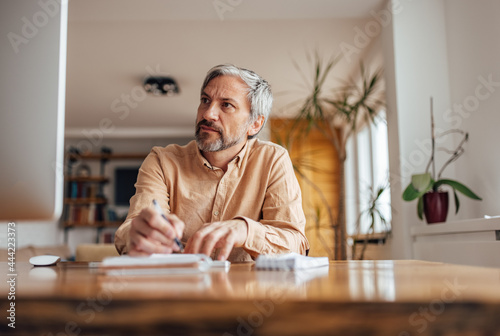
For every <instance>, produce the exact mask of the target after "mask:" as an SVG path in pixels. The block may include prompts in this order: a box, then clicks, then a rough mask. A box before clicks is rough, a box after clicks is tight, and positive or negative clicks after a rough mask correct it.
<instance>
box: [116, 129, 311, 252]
mask: <svg viewBox="0 0 500 336" xmlns="http://www.w3.org/2000/svg"><path fill="white" fill-rule="evenodd" d="M135 188H136V193H135V195H134V196H133V197H132V198H131V199H130V210H129V213H128V216H127V218H126V220H125V222H124V223H123V224H122V225H121V226H120V227H119V228H118V230H117V232H116V236H115V245H116V248H117V250H118V252H120V253H126V252H128V246H127V242H128V235H129V230H130V223H131V222H132V219H133V218H134V217H136V216H137V215H138V214H139V212H140V211H141V210H142V209H143V208H146V207H151V206H152V202H153V199H156V200H157V201H158V202H159V204H160V205H161V207H162V208H163V210H164V211H165V212H171V213H174V214H176V215H177V216H178V217H179V218H180V219H181V220H182V221H184V223H185V224H186V227H185V230H184V234H183V236H182V239H181V241H182V242H183V243H184V244H185V243H186V242H187V240H188V239H189V238H190V237H191V236H192V235H193V234H194V233H195V232H196V231H197V230H198V229H199V228H200V227H201V226H202V225H203V224H205V223H212V222H216V221H224V220H230V219H238V218H239V219H243V220H245V221H246V223H247V225H248V237H247V239H246V241H245V244H244V246H243V247H239V248H238V247H235V248H234V249H233V251H232V252H231V254H230V255H229V258H228V260H230V261H249V260H252V258H255V257H257V256H258V255H259V254H264V253H265V254H268V253H286V252H291V251H293V252H297V253H301V254H305V251H306V250H307V249H309V243H308V241H307V238H306V236H305V234H304V228H305V223H306V220H305V216H304V211H303V209H302V198H301V192H300V187H299V184H298V182H297V178H296V177H295V174H294V171H293V166H292V162H291V160H290V157H289V155H288V152H287V151H286V150H285V149H284V148H283V147H281V146H278V145H276V144H273V143H271V142H267V141H260V140H258V139H252V140H248V141H247V143H246V145H245V146H244V147H243V149H242V150H241V151H240V153H238V155H236V157H235V158H234V159H233V160H232V161H231V162H230V163H229V165H228V169H227V171H226V172H225V173H224V171H223V170H222V169H220V168H217V167H213V166H212V165H211V164H210V163H209V162H208V161H207V160H206V159H205V158H204V157H203V156H202V155H201V153H200V151H199V149H198V146H197V144H196V142H195V141H194V140H193V141H191V142H190V143H189V144H187V145H186V146H179V145H169V146H167V147H164V148H162V147H154V148H153V149H152V151H151V153H150V154H149V155H148V156H147V158H146V159H145V160H144V162H143V164H142V166H141V168H140V170H139V175H138V177H137V183H136V184H135ZM212 257H215V256H214V255H212Z"/></svg>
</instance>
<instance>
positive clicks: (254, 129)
mask: <svg viewBox="0 0 500 336" xmlns="http://www.w3.org/2000/svg"><path fill="white" fill-rule="evenodd" d="M265 119H266V118H265V117H264V116H263V115H260V116H258V117H257V120H255V121H254V122H253V123H251V124H250V126H249V127H248V132H247V135H250V136H252V135H255V134H257V133H259V131H260V129H261V128H262V125H264V120H265Z"/></svg>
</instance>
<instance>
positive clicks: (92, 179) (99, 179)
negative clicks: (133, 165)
mask: <svg viewBox="0 0 500 336" xmlns="http://www.w3.org/2000/svg"><path fill="white" fill-rule="evenodd" d="M64 179H65V180H66V181H67V182H98V183H107V182H109V177H105V176H88V177H82V176H69V177H66V178H64Z"/></svg>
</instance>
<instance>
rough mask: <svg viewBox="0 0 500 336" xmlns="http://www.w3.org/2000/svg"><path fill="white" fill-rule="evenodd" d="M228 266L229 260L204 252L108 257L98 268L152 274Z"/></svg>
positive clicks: (127, 273)
mask: <svg viewBox="0 0 500 336" xmlns="http://www.w3.org/2000/svg"><path fill="white" fill-rule="evenodd" d="M229 266H230V262H229V261H213V260H212V259H211V258H210V257H208V256H206V255H204V254H152V255H150V256H145V257H132V256H128V255H122V256H119V257H108V258H105V259H104V260H103V261H102V263H101V264H100V267H99V268H100V270H101V271H102V272H103V273H105V274H107V275H114V276H120V275H132V276H134V275H137V276H141V275H146V276H154V275H165V274H193V273H202V272H206V271H208V270H209V269H211V268H219V269H224V270H225V271H227V270H228V269H229Z"/></svg>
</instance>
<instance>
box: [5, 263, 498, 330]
mask: <svg viewBox="0 0 500 336" xmlns="http://www.w3.org/2000/svg"><path fill="white" fill-rule="evenodd" d="M253 267H254V266H253V264H233V265H232V266H231V269H230V271H229V272H224V271H212V272H209V273H204V274H196V275H177V276H162V277H154V278H121V277H108V276H104V275H102V274H99V272H98V271H97V270H96V269H92V268H90V269H89V268H88V267H86V264H60V265H59V266H57V267H51V268H32V267H31V266H30V265H29V264H26V263H18V264H17V276H16V288H15V291H16V295H15V296H16V298H15V301H14V300H8V293H9V286H8V284H7V282H5V281H3V282H2V283H1V284H0V293H1V297H0V307H1V311H2V313H1V317H2V318H1V320H0V321H1V322H0V334H1V335H4V334H7V335H10V334H16V335H57V336H58V335H221V336H222V335H223V336H229V335H381V336H382V335H383V336H386V335H397V336H407V335H500V269H493V268H478V267H469V266H457V265H450V264H440V263H429V262H422V261H348V262H332V263H331V264H330V267H329V268H328V269H323V270H318V271H315V272H280V271H256V270H254V269H253ZM0 272H1V273H2V274H5V275H6V276H7V274H9V272H8V268H7V264H6V263H2V264H0ZM10 302H15V307H16V311H15V321H16V324H15V325H16V328H15V329H12V328H10V327H9V326H8V323H9V321H8V320H7V319H6V318H5V317H7V316H8V315H7V314H8V313H7V312H6V310H7V309H8V306H9V304H10Z"/></svg>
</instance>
